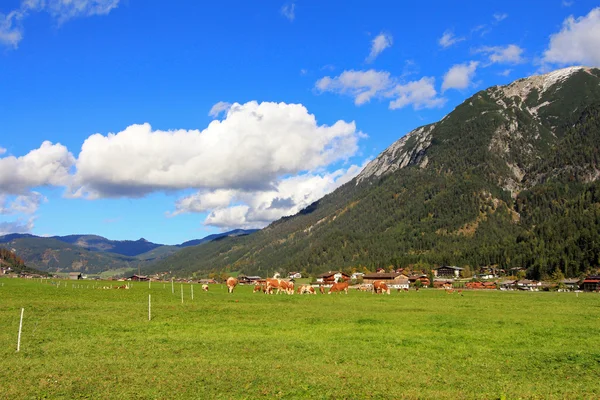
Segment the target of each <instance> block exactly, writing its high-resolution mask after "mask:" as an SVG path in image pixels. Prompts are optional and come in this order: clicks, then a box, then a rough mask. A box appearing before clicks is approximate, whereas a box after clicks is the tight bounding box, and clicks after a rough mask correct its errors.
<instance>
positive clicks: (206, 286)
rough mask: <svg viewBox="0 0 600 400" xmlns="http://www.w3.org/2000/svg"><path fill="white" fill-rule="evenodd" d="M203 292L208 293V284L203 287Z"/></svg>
mask: <svg viewBox="0 0 600 400" xmlns="http://www.w3.org/2000/svg"><path fill="white" fill-rule="evenodd" d="M202 290H204V291H205V292H208V285H207V284H206V283H205V284H203V285H202Z"/></svg>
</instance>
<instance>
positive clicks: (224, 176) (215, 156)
mask: <svg viewBox="0 0 600 400" xmlns="http://www.w3.org/2000/svg"><path fill="white" fill-rule="evenodd" d="M361 136H362V134H361V133H360V132H359V131H357V129H356V126H355V124H354V122H344V121H337V122H336V123H334V124H333V125H331V126H328V125H319V124H318V123H317V120H316V118H315V116H314V115H312V114H310V113H309V112H308V110H307V109H306V108H305V107H304V106H303V105H301V104H285V103H269V102H264V103H257V102H255V101H252V102H248V103H245V104H238V103H234V104H233V105H232V106H231V107H230V108H229V109H228V110H227V114H226V116H225V118H224V119H223V120H215V121H212V122H211V123H210V124H209V125H208V127H207V128H206V129H204V130H202V131H200V130H172V131H163V130H153V129H152V127H151V126H150V125H149V124H142V125H131V126H129V127H127V128H126V129H125V130H123V131H121V132H118V133H111V134H108V135H106V136H105V135H101V134H95V135H92V136H90V137H89V138H88V139H87V140H86V141H85V142H84V143H83V146H82V149H81V152H80V154H79V157H78V159H77V163H76V167H77V172H76V174H75V176H74V182H73V183H74V185H73V187H72V192H73V195H74V196H78V197H87V198H99V197H122V196H127V197H139V196H144V195H145V194H148V193H150V192H153V191H159V190H164V191H169V190H180V189H187V188H203V189H210V190H216V189H234V190H264V189H268V188H269V187H270V186H271V185H273V183H274V182H275V181H276V179H277V178H278V177H280V176H284V175H290V174H297V173H299V172H301V171H311V170H315V169H318V168H321V167H324V166H327V165H329V164H331V163H333V162H336V161H339V160H342V159H346V158H348V157H350V156H352V155H354V154H355V152H356V151H357V141H358V140H359V138H360V137H361Z"/></svg>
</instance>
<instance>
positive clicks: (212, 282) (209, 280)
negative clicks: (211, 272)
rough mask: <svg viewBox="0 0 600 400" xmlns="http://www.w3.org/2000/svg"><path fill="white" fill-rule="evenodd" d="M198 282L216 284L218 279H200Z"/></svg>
mask: <svg viewBox="0 0 600 400" xmlns="http://www.w3.org/2000/svg"><path fill="white" fill-rule="evenodd" d="M198 283H201V284H209V283H210V284H214V283H217V281H215V280H214V279H200V280H199V281H198Z"/></svg>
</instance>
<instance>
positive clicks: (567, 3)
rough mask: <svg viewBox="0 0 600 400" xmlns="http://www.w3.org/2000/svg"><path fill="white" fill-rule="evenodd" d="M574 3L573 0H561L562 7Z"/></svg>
mask: <svg viewBox="0 0 600 400" xmlns="http://www.w3.org/2000/svg"><path fill="white" fill-rule="evenodd" d="M574 3H575V2H574V1H566V0H563V2H562V3H561V4H562V6H563V7H571V6H572V5H573V4H574Z"/></svg>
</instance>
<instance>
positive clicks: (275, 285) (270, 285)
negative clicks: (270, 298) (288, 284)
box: [265, 278, 279, 294]
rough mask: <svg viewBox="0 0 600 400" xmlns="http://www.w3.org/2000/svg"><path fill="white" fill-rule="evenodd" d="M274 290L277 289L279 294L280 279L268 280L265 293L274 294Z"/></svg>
mask: <svg viewBox="0 0 600 400" xmlns="http://www.w3.org/2000/svg"><path fill="white" fill-rule="evenodd" d="M273 289H277V292H278V293H279V279H277V278H267V280H266V286H265V293H266V294H273Z"/></svg>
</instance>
